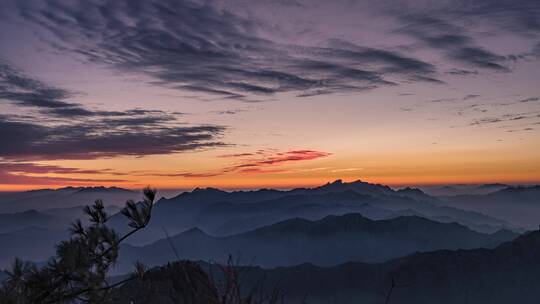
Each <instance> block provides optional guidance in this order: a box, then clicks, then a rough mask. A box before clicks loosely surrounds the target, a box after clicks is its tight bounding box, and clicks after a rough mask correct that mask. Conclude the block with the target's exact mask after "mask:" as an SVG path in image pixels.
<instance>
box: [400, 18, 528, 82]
mask: <svg viewBox="0 0 540 304" xmlns="http://www.w3.org/2000/svg"><path fill="white" fill-rule="evenodd" d="M399 19H400V22H401V23H402V25H401V27H400V28H399V29H398V30H397V31H398V32H399V33H402V34H405V35H408V36H412V37H414V38H416V39H417V40H419V41H421V42H422V43H424V44H425V45H426V46H427V47H430V48H433V49H437V50H441V51H443V52H444V54H445V56H446V57H447V58H449V59H451V60H454V61H456V62H460V63H462V64H464V65H467V66H470V67H472V68H481V69H488V70H494V71H505V72H507V71H509V69H508V68H507V67H506V66H504V65H503V64H502V63H503V62H504V61H506V60H509V59H511V58H514V57H515V56H508V57H505V56H500V55H497V54H495V53H493V52H491V51H489V50H487V49H485V48H482V47H479V46H477V45H476V43H475V40H474V39H473V38H472V37H471V36H468V35H466V34H465V32H466V30H465V29H464V27H463V26H459V25H456V24H452V23H450V22H448V21H446V20H444V19H442V16H441V17H435V16H427V15H425V13H416V14H409V15H402V16H400V18H399ZM516 58H517V57H516ZM452 71H453V73H452V72H451V73H450V74H456V75H460V76H464V75H468V73H467V72H465V73H464V72H463V70H461V71H460V70H456V69H454V70H452Z"/></svg>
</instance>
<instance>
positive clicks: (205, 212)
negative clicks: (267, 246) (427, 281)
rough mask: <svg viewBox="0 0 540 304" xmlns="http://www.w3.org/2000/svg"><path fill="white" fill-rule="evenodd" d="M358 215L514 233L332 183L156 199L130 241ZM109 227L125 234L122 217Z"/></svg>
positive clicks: (389, 192) (359, 185)
mask: <svg viewBox="0 0 540 304" xmlns="http://www.w3.org/2000/svg"><path fill="white" fill-rule="evenodd" d="M346 213H361V214H362V215H364V216H365V217H368V218H371V219H375V220H378V219H389V218H395V217H398V216H404V215H417V216H421V217H426V218H429V219H433V220H437V221H441V222H457V223H460V224H463V225H466V226H468V227H469V228H471V229H474V230H476V231H479V232H484V233H493V232H496V231H498V230H500V229H510V230H512V229H514V230H519V226H518V225H512V224H510V223H508V222H506V221H503V220H499V219H497V218H495V217H491V216H486V215H484V214H481V213H479V212H473V211H464V210H462V209H459V208H454V207H449V206H445V205H444V202H442V201H440V200H439V199H438V198H435V197H431V196H429V195H427V194H425V193H423V192H422V191H421V190H418V189H410V188H409V189H404V190H400V191H395V190H393V189H391V188H390V187H388V186H384V185H378V184H370V183H366V182H362V181H356V182H351V183H344V182H342V181H341V180H337V181H335V182H332V183H328V184H326V185H323V186H321V187H316V188H298V189H293V190H289V191H279V190H269V189H261V190H257V191H233V192H226V191H222V190H219V189H215V188H206V189H195V190H193V191H191V192H184V193H182V194H180V195H178V196H176V197H173V198H170V199H165V198H162V199H160V200H159V201H158V202H157V203H156V205H155V207H154V210H153V220H152V222H151V223H150V225H149V227H148V228H147V229H145V230H144V231H142V232H141V233H140V234H138V235H137V236H135V237H134V238H133V239H131V240H130V241H129V242H130V243H131V244H133V245H144V244H149V243H151V242H153V241H155V240H157V239H160V238H163V237H164V236H165V235H164V232H163V229H166V231H168V232H169V233H170V234H177V233H180V232H182V231H185V230H188V229H191V228H193V227H199V228H200V229H202V230H204V231H207V232H209V233H211V234H213V235H218V236H225V235H231V234H236V233H241V232H245V231H249V230H253V229H256V228H258V227H262V226H265V225H270V224H273V223H276V222H280V221H283V220H286V219H290V218H291V217H300V218H304V219H309V220H318V219H321V218H324V217H325V216H328V215H342V214H346ZM111 225H112V226H113V227H114V228H115V229H117V230H118V231H121V232H126V231H127V228H126V226H127V225H126V221H125V219H124V218H123V217H122V216H121V215H117V216H114V217H113V218H112V219H111Z"/></svg>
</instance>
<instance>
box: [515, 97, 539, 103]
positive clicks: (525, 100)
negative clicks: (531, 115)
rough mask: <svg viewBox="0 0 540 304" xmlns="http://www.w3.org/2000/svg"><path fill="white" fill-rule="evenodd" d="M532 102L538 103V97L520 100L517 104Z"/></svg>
mask: <svg viewBox="0 0 540 304" xmlns="http://www.w3.org/2000/svg"><path fill="white" fill-rule="evenodd" d="M534 101H540V97H529V98H525V99H521V100H520V101H519V102H534Z"/></svg>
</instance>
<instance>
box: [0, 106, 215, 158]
mask: <svg viewBox="0 0 540 304" xmlns="http://www.w3.org/2000/svg"><path fill="white" fill-rule="evenodd" d="M168 123H171V122H170V121H165V122H157V121H153V122H151V123H149V124H143V125H140V124H137V123H135V124H131V123H129V122H123V123H120V122H115V121H113V122H112V123H108V122H103V121H96V122H92V121H85V122H81V123H77V122H73V123H72V124H69V125H60V126H48V125H42V124H37V123H31V122H18V121H12V120H11V119H10V118H8V117H6V116H3V115H2V116H0V141H1V144H0V157H1V158H4V159H19V160H24V159H32V160H36V159H39V160H55V159H96V158H103V157H115V156H146V155H157V154H170V153H178V152H185V151H193V150H200V149H205V148H211V147H217V146H223V145H225V144H224V143H222V142H219V141H217V140H216V138H217V137H218V136H219V135H220V134H221V133H223V131H224V128H223V127H220V126H212V125H208V126H180V125H171V126H168V125H167V124H168Z"/></svg>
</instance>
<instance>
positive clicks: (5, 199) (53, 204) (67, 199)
mask: <svg viewBox="0 0 540 304" xmlns="http://www.w3.org/2000/svg"><path fill="white" fill-rule="evenodd" d="M139 196H140V195H139V193H138V192H135V191H131V190H127V189H122V188H118V187H109V188H107V187H102V186H100V187H66V188H60V189H41V190H32V191H25V192H12V193H0V213H14V212H22V211H27V210H32V209H33V210H44V209H52V208H70V207H78V206H81V205H83V206H84V205H89V204H92V203H93V202H94V200H96V199H102V200H103V201H104V202H105V203H106V204H107V205H116V206H123V205H124V203H125V202H126V200H128V199H136V198H138V197H139Z"/></svg>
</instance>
